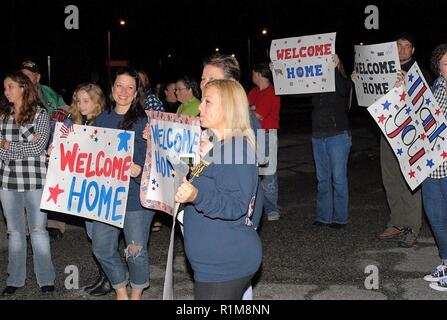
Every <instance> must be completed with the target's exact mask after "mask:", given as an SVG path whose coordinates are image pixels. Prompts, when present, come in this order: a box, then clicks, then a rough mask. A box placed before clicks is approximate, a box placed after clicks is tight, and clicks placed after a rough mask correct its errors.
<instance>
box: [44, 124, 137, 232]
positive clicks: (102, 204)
mask: <svg viewBox="0 0 447 320" xmlns="http://www.w3.org/2000/svg"><path fill="white" fill-rule="evenodd" d="M133 143H134V132H133V131H124V130H117V129H108V128H99V127H93V126H82V125H77V124H74V125H73V124H71V125H69V126H67V125H65V124H64V123H62V122H58V123H56V127H55V130H54V139H53V143H52V146H51V149H52V151H51V154H50V161H49V165H48V173H47V177H46V183H45V187H44V190H43V195H42V200H41V203H40V207H41V209H44V210H50V211H55V212H62V213H66V214H71V215H75V216H79V217H83V218H88V219H92V220H97V221H101V222H104V223H107V224H110V225H113V226H116V227H119V228H122V227H123V226H124V218H125V214H126V205H127V194H128V191H129V179H130V166H131V164H132V155H133V149H134V145H133Z"/></svg>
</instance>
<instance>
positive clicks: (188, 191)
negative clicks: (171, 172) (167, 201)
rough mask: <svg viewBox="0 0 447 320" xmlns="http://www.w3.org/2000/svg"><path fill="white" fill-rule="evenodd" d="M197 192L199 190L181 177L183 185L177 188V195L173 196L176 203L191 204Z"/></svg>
mask: <svg viewBox="0 0 447 320" xmlns="http://www.w3.org/2000/svg"><path fill="white" fill-rule="evenodd" d="M198 192H199V190H197V188H196V187H194V186H193V185H192V184H191V182H189V181H188V180H186V178H185V177H183V183H182V184H181V185H180V187H178V189H177V193H176V194H175V201H177V202H178V203H188V202H192V201H194V199H195V198H196V197H197V193H198Z"/></svg>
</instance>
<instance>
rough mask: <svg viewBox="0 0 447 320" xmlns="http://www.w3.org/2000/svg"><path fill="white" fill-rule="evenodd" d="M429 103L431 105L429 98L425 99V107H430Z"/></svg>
mask: <svg viewBox="0 0 447 320" xmlns="http://www.w3.org/2000/svg"><path fill="white" fill-rule="evenodd" d="M430 103H431V100H430V98H428V99H425V104H426V105H427V106H429V105H430Z"/></svg>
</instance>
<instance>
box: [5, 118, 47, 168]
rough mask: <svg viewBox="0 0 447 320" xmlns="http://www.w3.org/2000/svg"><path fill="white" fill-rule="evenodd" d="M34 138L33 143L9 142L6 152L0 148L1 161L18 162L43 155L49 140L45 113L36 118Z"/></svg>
mask: <svg viewBox="0 0 447 320" xmlns="http://www.w3.org/2000/svg"><path fill="white" fill-rule="evenodd" d="M34 137H35V138H36V139H35V141H25V142H15V141H12V142H10V145H9V148H8V150H4V149H1V148H0V157H1V158H2V159H3V160H19V159H24V158H29V157H38V156H41V155H43V154H44V152H45V148H46V146H47V143H48V139H49V138H50V119H49V117H48V113H47V112H46V111H40V112H39V115H38V116H37V120H36V124H35V132H34Z"/></svg>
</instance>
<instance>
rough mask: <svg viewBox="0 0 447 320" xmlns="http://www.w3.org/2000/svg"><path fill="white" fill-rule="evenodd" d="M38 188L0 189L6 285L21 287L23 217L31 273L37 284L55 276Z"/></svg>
mask: <svg viewBox="0 0 447 320" xmlns="http://www.w3.org/2000/svg"><path fill="white" fill-rule="evenodd" d="M41 198H42V189H39V190H30V191H25V192H18V191H13V190H0V201H1V202H2V205H3V213H4V215H5V218H6V223H7V228H8V235H9V237H8V274H9V276H8V278H7V279H6V285H8V286H13V287H23V286H24V285H25V280H26V258H27V250H26V249H27V243H26V234H25V233H26V226H25V223H26V220H25V209H26V212H27V216H28V229H29V233H30V238H31V246H32V249H33V263H34V273H35V275H36V278H37V284H38V285H39V286H40V287H43V286H50V285H54V279H55V278H56V275H55V273H54V267H53V262H52V261H51V250H50V237H49V236H48V231H47V229H46V227H47V214H46V213H44V212H41V211H40V200H41Z"/></svg>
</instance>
